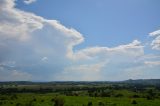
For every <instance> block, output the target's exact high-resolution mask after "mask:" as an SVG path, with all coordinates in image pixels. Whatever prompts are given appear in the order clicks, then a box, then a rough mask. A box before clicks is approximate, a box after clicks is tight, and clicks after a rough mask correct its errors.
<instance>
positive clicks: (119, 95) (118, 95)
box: [115, 93, 123, 97]
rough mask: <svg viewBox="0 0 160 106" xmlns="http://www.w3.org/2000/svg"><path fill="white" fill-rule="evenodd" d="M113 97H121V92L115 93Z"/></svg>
mask: <svg viewBox="0 0 160 106" xmlns="http://www.w3.org/2000/svg"><path fill="white" fill-rule="evenodd" d="M115 97H123V94H121V93H119V94H116V95H115Z"/></svg>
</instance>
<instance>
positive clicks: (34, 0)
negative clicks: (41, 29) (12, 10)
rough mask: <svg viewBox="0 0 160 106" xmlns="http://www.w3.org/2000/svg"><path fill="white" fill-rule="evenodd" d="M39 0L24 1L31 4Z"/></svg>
mask: <svg viewBox="0 0 160 106" xmlns="http://www.w3.org/2000/svg"><path fill="white" fill-rule="evenodd" d="M36 1H37V0H24V3H26V4H31V3H33V2H36Z"/></svg>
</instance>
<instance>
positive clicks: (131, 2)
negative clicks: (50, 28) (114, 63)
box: [17, 0, 160, 48]
mask: <svg viewBox="0 0 160 106" xmlns="http://www.w3.org/2000/svg"><path fill="white" fill-rule="evenodd" d="M19 1H20V0H19ZM159 4H160V1H159V0H118V1H117V0H85V1H84V0H67V1H64V0H47V1H46V0H39V1H37V2H35V3H32V4H30V5H29V6H28V5H25V4H24V3H23V2H22V1H21V3H18V4H17V7H18V8H20V9H22V10H26V11H29V12H33V13H35V14H37V15H39V16H42V17H45V18H47V19H56V20H58V21H60V22H61V23H62V24H63V25H65V26H67V27H72V28H75V29H76V30H78V31H79V32H81V33H82V34H83V35H84V37H85V39H86V40H85V42H84V43H82V44H80V45H78V47H80V48H84V47H86V46H95V45H99V46H106V45H107V46H109V47H113V46H117V45H119V44H122V43H129V42H131V41H132V40H133V39H139V40H141V41H145V40H146V36H148V33H150V32H152V31H153V30H157V29H158V28H159V27H160V21H159V19H160V13H159V10H160V7H159Z"/></svg>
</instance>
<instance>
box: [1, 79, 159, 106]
mask: <svg viewBox="0 0 160 106" xmlns="http://www.w3.org/2000/svg"><path fill="white" fill-rule="evenodd" d="M0 106H160V89H159V84H155V85H149V84H137V83H134V84H133V83H132V84H130V83H104V82H98V83H97V82H94V83H93V82H74V83H73V82H63V83H62V82H60V83H59V82H58V83H57V82H56V83H55V82H54V83H34V84H33V83H31V84H21V83H20V84H19V83H18V84H15V83H9V84H8V83H7V84H6V83H5V84H4V83H3V84H1V88H0Z"/></svg>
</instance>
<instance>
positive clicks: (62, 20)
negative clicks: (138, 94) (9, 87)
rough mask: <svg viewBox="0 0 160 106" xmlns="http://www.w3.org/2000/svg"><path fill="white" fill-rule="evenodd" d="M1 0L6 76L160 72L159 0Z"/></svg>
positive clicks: (0, 70)
mask: <svg viewBox="0 0 160 106" xmlns="http://www.w3.org/2000/svg"><path fill="white" fill-rule="evenodd" d="M0 3H1V4H0V6H1V7H0V12H1V13H0V25H1V27H0V38H1V40H0V54H1V56H0V80H2V81H5V80H32V81H51V80H65V81H67V80H76V81H77V80H85V81H86V80H87V81H88V80H89V81H90V80H92V81H93V80H126V79H143V78H160V72H159V69H160V30H159V29H160V21H159V19H160V13H159V10H160V7H159V4H160V1H159V0H66V1H64V0H1V1H0ZM6 76H8V77H6ZM113 76H115V77H113Z"/></svg>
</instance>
